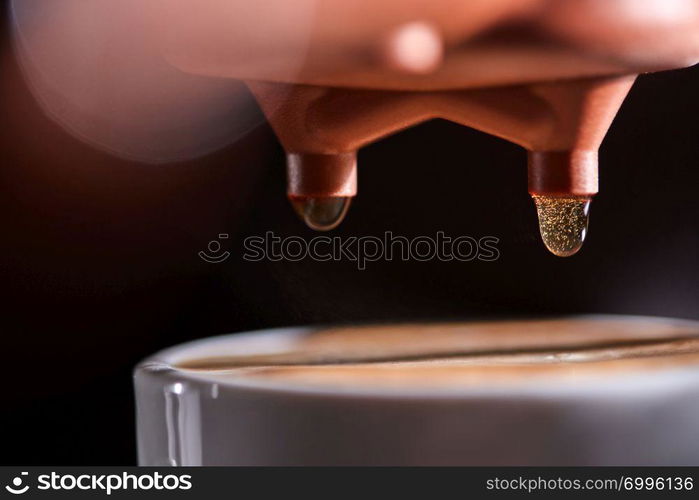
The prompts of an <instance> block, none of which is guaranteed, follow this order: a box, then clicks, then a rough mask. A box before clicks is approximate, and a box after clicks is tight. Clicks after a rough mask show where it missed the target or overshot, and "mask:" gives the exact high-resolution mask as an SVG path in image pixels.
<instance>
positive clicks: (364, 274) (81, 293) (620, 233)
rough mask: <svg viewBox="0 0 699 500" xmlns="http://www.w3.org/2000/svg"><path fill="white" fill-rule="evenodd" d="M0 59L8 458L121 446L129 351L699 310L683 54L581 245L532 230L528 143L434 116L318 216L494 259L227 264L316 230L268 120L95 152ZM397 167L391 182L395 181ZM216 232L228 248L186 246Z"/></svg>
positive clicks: (619, 136)
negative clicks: (194, 140)
mask: <svg viewBox="0 0 699 500" xmlns="http://www.w3.org/2000/svg"><path fill="white" fill-rule="evenodd" d="M2 25H3V31H2V39H1V42H0V43H1V44H2V46H1V53H2V61H1V66H0V75H1V76H0V154H1V156H0V158H1V161H0V229H1V230H2V233H1V235H0V238H1V241H2V244H1V245H0V273H1V279H2V287H1V289H0V290H1V292H0V294H1V295H0V300H1V301H0V304H1V305H2V309H1V311H0V331H1V332H2V343H1V344H0V345H2V351H1V352H2V363H1V366H2V371H3V377H2V407H1V410H0V429H2V433H3V438H2V447H1V448H0V449H1V450H2V454H1V460H2V463H3V464H95V465H96V464H132V463H134V462H135V459H136V457H135V438H134V436H135V430H134V405H133V399H132V391H131V369H132V367H133V366H134V365H135V363H137V362H138V360H139V359H141V358H143V357H145V356H147V355H148V354H150V353H152V352H154V351H156V350H158V349H160V348H163V347H166V346H169V345H172V344H176V343H179V342H182V341H186V340H189V339H193V338H199V337H204V336H207V335H213V334H220V333H225V332H235V331H242V330H248V329H256V328H267V327H272V326H280V325H296V324H317V323H346V322H357V321H361V322H365V321H391V320H410V319H428V318H438V319H445V318H469V317H493V316H498V315H513V314H518V315H521V314H526V315H528V314H532V315H547V314H560V313H579V312H599V313H621V314H645V315H662V316H676V317H684V318H699V307H698V306H699V300H698V299H699V266H698V262H697V258H698V255H699V236H698V231H697V229H698V224H697V220H698V218H699V203H697V186H698V185H699V141H698V139H699V125H698V121H697V115H698V112H699V93H697V88H699V87H698V85H699V69H697V68H692V69H689V70H684V71H674V72H667V73H663V74H657V75H648V76H642V77H640V78H639V80H638V82H637V84H636V85H635V87H634V88H633V90H632V91H631V93H630V95H629V97H628V99H627V100H626V102H625V103H624V105H623V106H622V108H621V111H620V112H619V115H618V117H617V119H616V121H615V122H614V124H613V125H612V128H611V131H610V132H609V134H608V136H607V138H606V140H605V142H604V144H603V146H602V149H601V152H600V161H601V172H600V175H601V179H600V185H601V192H600V194H599V196H598V197H597V199H596V200H595V202H594V203H593V206H592V216H591V226H590V235H589V237H588V241H587V243H586V244H585V246H584V248H583V250H582V251H581V253H580V254H579V255H577V256H576V257H573V258H570V259H559V258H556V257H553V256H551V255H550V254H548V252H547V251H546V250H545V249H544V247H543V245H542V244H541V242H540V240H539V238H538V233H537V226H536V218H535V213H534V208H533V205H532V203H531V201H530V198H529V196H528V194H527V191H526V168H525V165H526V155H525V152H524V151H523V150H521V149H520V148H518V147H517V146H514V145H512V144H509V143H507V142H504V141H502V140H499V139H496V138H493V137H490V136H488V135H485V134H482V133H479V132H477V131H474V130H469V129H467V128H465V127H461V126H458V125H454V124H450V123H447V122H444V121H434V122H430V123H427V124H424V125H421V126H418V127H415V128H412V129H410V130H407V131H405V132H402V133H400V134H397V135H395V136H393V137H390V138H387V139H385V140H383V141H380V142H378V143H376V144H373V145H371V146H369V147H367V148H365V149H364V150H362V151H361V152H360V156H359V160H360V164H361V166H360V181H359V184H360V185H359V190H360V196H359V197H358V198H357V199H356V202H355V203H354V205H353V207H352V208H351V210H350V213H349V216H348V218H347V220H346V221H345V223H344V224H343V225H342V226H341V227H340V228H339V229H338V230H337V231H336V233H335V234H338V235H342V236H350V235H357V236H360V235H379V236H380V235H382V234H383V233H384V231H392V232H393V233H394V234H396V235H405V236H408V237H413V236H419V235H425V236H434V235H435V233H436V232H437V231H444V232H445V233H446V234H447V235H451V236H459V235H471V236H476V237H479V236H484V235H493V236H497V237H498V238H500V243H499V245H498V248H499V250H500V252H501V257H500V259H499V260H498V261H497V262H494V263H486V262H467V263H458V262H426V263H424V262H422V263H421V262H399V261H394V262H376V263H369V265H368V269H367V270H365V271H358V270H357V269H356V265H355V264H354V263H352V262H321V263H314V262H310V261H302V262H297V263H293V262H279V263H273V262H260V263H250V262H244V261H243V259H242V238H244V237H245V236H249V235H264V233H265V231H274V232H275V233H276V234H278V235H281V236H284V235H302V236H305V237H311V236H312V235H313V234H314V233H312V232H311V231H310V230H307V229H305V228H304V227H303V226H302V225H301V223H300V222H299V221H298V220H297V219H296V218H295V216H294V214H293V213H292V211H291V209H290V207H289V206H288V203H287V201H286V199H285V195H284V191H285V186H284V174H283V166H284V157H283V152H282V150H281V149H280V147H279V145H278V143H277V141H276V139H275V137H274V135H273V134H272V132H271V130H270V129H269V127H267V126H265V125H263V126H260V127H258V128H256V129H254V130H253V131H251V132H250V133H249V134H247V135H246V136H245V137H243V138H242V139H240V140H239V141H238V142H237V143H236V144H234V145H232V146H230V147H228V148H226V149H225V150H222V151H219V152H217V153H214V154H211V155H209V156H207V157H205V158H201V159H199V160H196V161H190V162H186V163H178V164H169V165H161V166H153V165H145V164H139V163H135V162H128V161H125V160H121V159H118V158H114V157H111V156H109V155H107V154H105V153H103V152H100V151H98V150H96V149H93V148H91V147H89V146H87V145H85V144H83V143H81V142H79V141H78V140H76V139H75V138H73V137H72V136H70V135H68V134H67V133H66V132H65V131H64V130H62V129H61V128H60V127H59V126H57V125H56V124H55V123H53V122H52V121H50V120H49V119H48V118H46V117H45V116H44V114H43V113H42V112H41V110H40V109H39V108H38V106H37V104H36V103H35V101H34V100H33V98H32V96H31V95H30V93H29V92H28V89H27V87H26V86H25V83H24V81H23V80H22V77H21V75H20V73H19V70H18V67H17V65H16V61H15V60H14V58H13V55H12V53H11V51H9V50H8V40H7V33H6V29H5V28H4V26H5V23H4V19H3V23H2ZM396 175H401V176H402V180H401V182H400V186H401V189H400V191H396V190H395V188H394V187H393V186H394V184H393V183H392V179H393V178H394V177H395V176H396ZM219 233H231V235H232V239H231V240H229V241H228V242H225V247H226V249H227V250H230V251H231V252H232V256H231V258H230V259H228V260H227V261H226V262H224V263H222V264H207V263H205V262H203V261H202V260H201V259H200V258H199V257H198V255H197V252H198V251H199V250H204V249H205V248H206V246H207V244H208V242H209V241H210V240H212V239H214V238H215V237H216V236H217V235H218V234H219Z"/></svg>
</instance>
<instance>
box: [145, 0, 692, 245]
mask: <svg viewBox="0 0 699 500" xmlns="http://www.w3.org/2000/svg"><path fill="white" fill-rule="evenodd" d="M154 17H156V18H157V25H158V29H159V30H160V33H161V37H162V38H161V39H162V43H163V45H162V46H163V54H164V57H165V58H166V59H167V60H168V61H169V62H171V63H172V64H173V65H175V66H176V67H178V68H180V69H181V70H182V71H185V72H189V73H195V74H200V75H208V76H215V77H224V78H236V79H241V80H244V81H245V82H246V83H247V85H248V87H249V88H250V90H251V91H252V93H253V94H254V95H255V97H256V99H257V101H258V103H259V105H260V107H261V108H262V110H263V111H264V114H265V116H266V117H267V119H268V120H269V122H270V124H271V125H272V127H273V129H274V131H275V132H276V134H277V136H278V138H279V140H280V141H281V144H282V146H283V147H284V149H285V151H286V153H287V165H286V171H287V183H288V184H287V194H288V196H289V199H290V200H291V203H292V204H293V206H294V209H295V210H296V211H297V212H298V214H299V215H300V217H301V218H302V219H303V220H304V221H305V223H306V224H308V225H309V226H310V227H312V228H314V229H318V230H329V229H332V228H334V227H336V226H337V225H338V224H339V223H340V222H341V220H342V218H343V217H344V214H345V213H346V212H347V209H348V207H349V205H350V202H351V200H352V198H353V197H354V196H356V194H357V151H358V150H359V149H360V148H362V147H363V146H365V145H367V144H369V143H372V142H374V141H378V140H380V139H381V138H383V137H385V136H387V135H390V134H392V133H395V132H397V131H399V130H402V129H405V128H407V127H410V126H413V125H415V124H418V123H421V122H424V121H426V120H431V119H434V118H443V119H447V120H450V121H453V122H456V123H459V124H463V125H465V126H468V127H472V128H475V129H477V130H481V131H483V132H486V133H489V134H493V135H495V136H498V137H501V138H504V139H506V140H508V141H512V142H514V143H516V144H518V145H520V146H522V147H524V148H525V149H526V150H527V153H528V166H527V168H528V189H529V193H530V194H531V196H532V197H533V199H534V201H535V203H536V207H537V211H538V217H539V227H540V232H541V236H542V238H543V241H544V243H545V244H546V247H547V248H548V249H549V250H550V251H551V252H552V253H554V254H555V255H558V256H570V255H573V254H574V253H576V252H577V251H578V250H579V249H580V247H581V245H582V242H583V240H584V238H585V234H586V231H587V219H588V211H589V206H590V201H591V200H592V198H593V196H594V195H595V194H596V193H597V191H598V158H597V156H598V155H597V152H598V149H599V146H600V143H601V142H602V140H603V138H604V136H605V133H606V131H607V129H608V128H609V126H610V124H611V123H612V120H613V119H614V116H615V114H616V112H617V110H618V109H619V106H620V105H621V103H622V101H623V100H624V98H625V97H626V95H627V93H628V91H629V88H630V87H631V85H633V82H634V79H635V77H636V75H638V74H639V73H646V72H651V71H660V70H664V69H670V68H679V67H684V66H690V65H693V64H695V63H696V62H697V61H698V60H699V6H698V4H697V3H696V2H693V1H672V2H664V1H652V0H641V1H630V0H629V1H613V2H608V1H603V0H584V1H575V2H559V1H545V0H544V1H540V0H498V1H496V2H492V1H474V2H452V1H443V2H420V1H414V2H408V3H406V2H402V1H401V2H399V1H383V2H380V3H379V4H377V3H376V2H363V1H361V2H351V3H347V2H341V1H333V0H330V1H320V2H315V1H306V2H301V3H299V2H294V3H293V4H290V3H288V2H284V1H279V2H272V3H268V2H266V3H264V4H263V5H258V4H257V3H252V2H251V3H249V4H248V3H244V2H226V1H216V0H211V1H207V2H204V3H203V4H202V3H200V4H199V7H198V8H197V9H194V10H192V8H191V5H188V4H187V2H181V3H178V4H176V5H175V6H170V7H169V8H167V9H164V8H163V9H162V10H161V11H160V12H159V13H158V14H157V15H155V16H154ZM259 19H264V20H265V21H264V22H263V23H260V22H258V20H259ZM251 26H255V29H254V30H251V28H250V27H251ZM463 168H469V166H464V167H463ZM472 168H477V166H475V165H474V166H473V167H472ZM612 168H613V167H612ZM400 182H401V181H400V178H396V179H395V183H396V184H397V185H399V184H400Z"/></svg>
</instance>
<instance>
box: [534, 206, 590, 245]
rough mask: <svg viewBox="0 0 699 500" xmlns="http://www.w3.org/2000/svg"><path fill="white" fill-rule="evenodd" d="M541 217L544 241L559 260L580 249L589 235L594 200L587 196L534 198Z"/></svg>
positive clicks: (540, 226) (540, 228) (540, 224)
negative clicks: (588, 226) (590, 215)
mask: <svg viewBox="0 0 699 500" xmlns="http://www.w3.org/2000/svg"><path fill="white" fill-rule="evenodd" d="M532 198H534V203H535V204H536V211H537V214H538V216H539V231H540V232H541V239H542V240H543V241H544V245H546V248H548V249H549V251H550V252H551V253H552V254H554V255H557V256H558V257H570V256H571V255H574V254H576V253H577V252H578V250H580V248H581V247H582V244H583V241H585V236H586V234H587V223H588V217H589V213H590V201H592V200H591V198H589V197H583V196H578V197H576V196H568V197H562V196H532Z"/></svg>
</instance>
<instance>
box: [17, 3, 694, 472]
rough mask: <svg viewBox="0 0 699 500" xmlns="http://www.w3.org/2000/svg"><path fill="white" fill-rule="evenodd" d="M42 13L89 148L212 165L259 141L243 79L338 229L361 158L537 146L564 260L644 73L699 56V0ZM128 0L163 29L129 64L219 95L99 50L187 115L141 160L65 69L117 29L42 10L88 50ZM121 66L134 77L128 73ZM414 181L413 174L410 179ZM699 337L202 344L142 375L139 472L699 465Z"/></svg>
mask: <svg viewBox="0 0 699 500" xmlns="http://www.w3.org/2000/svg"><path fill="white" fill-rule="evenodd" d="M41 3H42V2H41V1H37V0H17V1H16V2H14V16H15V22H16V27H17V34H18V36H17V40H18V43H17V48H18V52H19V53H20V54H23V55H24V58H25V71H26V75H27V76H28V78H29V79H30V80H31V81H33V82H34V92H35V94H36V95H37V96H38V97H39V99H40V101H41V102H42V104H43V106H44V108H45V109H46V110H47V112H48V113H49V114H50V115H52V117H53V118H54V119H56V121H58V122H59V123H62V124H64V125H65V126H66V128H68V129H69V130H71V131H73V132H74V133H76V135H78V136H80V137H81V138H82V139H84V140H86V141H88V142H91V143H93V144H95V143H99V144H102V145H105V144H106V146H104V147H105V149H109V150H110V151H112V152H115V153H117V154H120V153H124V151H126V153H124V154H127V155H131V156H138V155H137V154H136V153H137V152H140V151H142V149H143V148H141V149H139V148H140V147H141V146H142V145H143V144H146V143H147V144H148V145H149V147H150V146H151V145H157V146H158V147H156V146H153V147H152V151H156V153H157V154H155V156H157V157H158V159H159V160H160V161H163V162H167V161H169V160H172V159H173V158H175V157H176V156H177V155H178V154H180V155H184V156H196V155H201V154H205V153H207V152H209V151H212V150H215V149H217V148H219V147H220V146H221V145H223V144H225V143H226V142H227V140H228V139H227V138H230V137H233V136H235V135H236V134H238V131H236V130H235V127H233V126H232V125H231V123H232V122H231V120H233V117H234V116H235V115H236V112H238V111H239V112H240V113H242V111H240V110H236V112H229V110H228V108H227V106H229V104H230V103H231V102H233V103H235V102H236V101H235V100H236V99H237V98H238V95H239V93H235V92H234V93H231V92H230V91H229V89H228V84H230V83H231V82H233V81H236V82H244V85H245V86H246V88H247V91H246V92H249V93H250V94H252V95H253V96H254V99H255V101H256V103H257V106H259V109H261V111H262V113H263V114H264V117H265V118H266V120H267V121H268V123H269V125H270V126H271V127H272V129H273V131H274V133H275V135H276V136H277V138H278V140H279V142H280V144H281V146H282V147H283V149H284V151H285V154H286V179H287V190H286V194H287V196H288V198H289V200H290V202H291V205H292V209H293V210H295V211H296V213H297V214H298V215H299V217H300V218H301V220H302V221H303V223H305V224H306V225H307V226H308V227H310V228H312V229H314V230H317V231H332V230H333V229H335V228H337V227H338V226H339V225H340V224H341V222H342V220H343V218H344V217H345V215H346V214H347V212H348V210H349V209H350V205H351V202H352V200H353V198H354V197H355V196H357V195H358V192H357V185H358V182H357V178H358V172H359V170H361V168H362V167H361V165H359V164H358V161H357V153H358V151H359V150H360V149H361V148H363V147H365V146H367V145H369V144H372V143H374V142H376V141H380V140H382V139H383V138H385V137H387V136H389V135H391V134H394V133H397V132H399V131H402V130H405V129H407V128H409V127H412V126H415V125H417V124H420V123H423V122H426V121H429V120H433V119H445V120H448V121H451V122H454V123H457V124H460V125H464V126H466V127H470V128H473V129H476V130H478V131H482V132H484V133H487V134H491V135H493V136H496V137H498V138H501V139H504V140H506V141H510V142H512V143H514V144H516V145H519V146H521V147H523V148H524V149H526V151H527V158H528V159H527V179H528V191H529V194H530V195H531V197H532V198H533V201H534V204H535V207H536V211H537V216H538V222H539V230H540V235H541V238H542V240H543V242H544V244H545V246H546V248H548V250H549V251H550V252H551V253H553V254H554V255H556V256H559V257H569V256H573V255H574V254H575V253H577V252H578V251H579V250H580V248H581V247H582V244H583V241H584V239H585V236H586V234H587V231H588V215H589V211H590V204H591V201H592V199H593V197H594V196H595V195H596V194H597V192H598V169H599V165H598V150H599V147H600V144H601V143H602V141H603V139H604V137H605V134H606V132H607V130H608V129H609V127H610V126H611V125H612V121H613V120H614V118H615V115H616V113H617V111H618V110H619V108H620V106H621V104H622V102H623V101H624V99H625V98H626V96H627V94H628V92H629V90H630V88H631V87H632V85H633V84H634V80H635V79H636V77H637V76H638V75H639V74H642V73H648V72H658V71H663V70H670V69H678V68H685V67H689V66H691V65H694V64H696V63H697V62H698V61H699V1H697V0H570V1H559V0H473V1H455V0H439V1H432V2H427V1H424V0H408V1H399V0H381V1H371V2H370V1H366V0H358V1H353V2H348V1H340V0H299V1H294V2H290V1H287V0H270V1H266V2H251V1H245V0H234V1H232V0H197V1H194V0H191V1H185V0H182V1H175V2H173V1H171V0H147V1H144V0H139V1H133V0H125V1H124V2H121V3H120V5H121V7H120V6H117V5H116V4H115V5H112V6H107V4H108V2H104V3H101V2H92V3H90V2H88V1H86V0H69V1H66V2H64V3H63V4H62V6H61V7H55V5H58V2H56V3H54V4H53V5H54V6H53V7H47V6H41V7H40V4H41ZM98 5H101V7H99V6H98ZM124 5H128V10H129V16H135V17H136V18H137V19H138V26H139V30H138V33H145V34H146V35H144V36H143V37H138V38H137V37H136V36H135V35H134V39H136V38H137V40H138V42H137V43H136V42H133V40H131V39H129V37H128V36H125V37H122V38H123V39H124V40H121V42H123V46H124V47H127V49H128V51H131V52H129V54H130V55H131V56H133V57H132V58H125V59H129V61H132V60H135V61H138V58H137V55H138V54H141V53H142V52H147V53H148V54H149V55H150V56H152V57H155V58H156V59H157V60H158V61H159V64H160V65H161V69H162V74H163V75H171V74H173V72H174V73H177V74H178V75H187V76H196V77H202V78H204V79H205V80H203V81H205V82H206V83H201V84H200V83H197V84H194V83H186V84H182V85H179V86H169V87H167V88H166V89H162V88H161V87H160V83H159V82H161V81H162V80H159V79H158V78H157V76H158V74H155V73H154V74H153V75H150V73H149V76H148V81H147V82H146V79H145V77H143V74H144V68H145V66H141V65H139V64H136V63H133V64H131V65H130V66H128V65H126V66H124V65H123V63H124V61H123V60H122V59H124V58H120V57H118V56H117V55H115V54H117V52H110V51H109V47H106V48H105V49H104V50H105V52H104V53H105V54H107V56H104V57H100V54H99V53H98V54H96V55H95V58H96V60H98V61H99V63H100V64H103V65H104V66H103V67H102V70H101V73H105V72H106V73H107V74H108V75H109V76H108V78H107V80H108V81H109V82H110V83H109V85H114V86H117V85H118V82H119V79H120V78H126V77H128V78H132V79H139V78H143V80H138V81H139V82H140V83H142V85H140V87H141V88H142V90H143V93H144V94H147V95H148V96H149V99H150V100H152V99H156V98H157V99H162V100H159V101H158V102H159V103H160V106H159V109H158V110H156V111H157V112H162V113H163V114H164V115H165V116H166V119H165V121H166V122H167V121H168V120H171V121H172V122H174V121H178V120H179V123H180V124H182V123H184V124H186V126H182V127H180V129H178V131H173V130H171V129H170V128H169V127H167V126H163V125H164V124H163V122H162V121H157V120H156V121H153V122H152V123H156V122H157V124H158V126H159V127H160V128H158V132H157V133H155V132H153V130H155V129H156V128H157V127H154V128H153V129H149V130H150V134H149V135H148V136H147V138H146V139H147V140H145V139H144V140H143V141H142V143H139V144H138V145H137V146H138V147H136V146H134V144H135V143H134V142H128V141H126V142H125V139H124V137H127V136H128V134H129V133H138V130H135V131H134V130H130V129H131V128H134V129H135V128H137V127H126V128H125V129H124V132H123V133H120V134H115V133H112V132H109V131H107V132H105V129H103V128H101V126H100V121H99V120H97V119H94V116H95V115H96V114H99V113H96V111H95V110H97V108H96V107H94V108H93V107H91V105H92V103H89V102H85V101H81V106H78V107H79V108H81V109H80V111H75V112H72V111H71V110H70V109H71V108H70V106H68V105H66V99H64V98H62V97H61V95H65V92H68V93H70V94H71V95H72V96H78V97H79V96H80V95H81V93H84V92H85V89H84V88H83V87H79V86H76V85H75V83H74V80H72V79H71V77H70V76H66V73H65V69H64V68H65V67H66V65H64V64H60V65H59V64H56V65H52V64H51V63H50V61H52V60H55V59H56V58H59V57H65V56H63V55H61V54H68V53H70V49H72V48H74V46H76V45H80V43H79V42H81V41H84V40H87V39H89V37H90V36H93V35H94V33H90V32H89V31H90V30H87V32H86V33H84V34H85V37H87V38H80V36H78V35H75V37H74V39H68V40H66V39H65V37H64V35H65V33H66V32H67V31H69V30H66V29H63V30H62V31H61V30H56V31H55V32H50V33H48V34H47V32H46V30H44V29H42V25H41V21H40V20H39V19H38V18H37V17H36V16H33V15H32V9H34V10H35V11H38V10H39V9H40V8H42V9H60V19H61V20H62V21H64V24H63V27H64V28H66V27H70V26H72V25H74V27H75V29H76V33H77V32H80V33H81V36H82V34H83V31H81V30H83V29H84V23H82V22H81V20H84V19H85V17H84V16H85V15H87V14H86V11H89V10H90V9H97V10H99V9H101V8H104V9H107V10H109V9H113V10H114V13H113V14H114V15H115V16H116V14H119V15H121V14H124V13H123V12H122V9H123V6H124ZM54 13H56V14H57V15H58V10H55V11H54ZM48 17H50V16H47V18H48ZM129 19H131V17H129ZM73 23H74V24H73ZM127 24H128V23H127ZM135 32H136V30H134V33H135ZM37 34H42V36H37ZM68 38H70V37H68ZM49 42H50V43H49ZM81 47H82V45H81ZM59 66H60V67H59ZM115 67H117V68H123V67H127V68H128V71H116V70H109V71H108V68H115ZM46 82H51V83H52V84H53V86H52V85H48V84H47V83H46ZM159 90H162V92H159ZM236 92H239V91H236ZM57 96H58V97H57ZM118 108H119V107H118V106H115V105H113V103H112V105H111V106H110V107H109V109H108V112H109V113H112V114H119V113H120V112H121V111H122V110H120V109H118ZM224 108H226V110H227V111H226V112H225V113H224V112H222V111H221V110H223V109H224ZM85 110H87V112H86V111H85ZM103 111H104V109H103V108H100V112H103ZM152 111H153V110H150V109H149V110H148V113H150V112H152ZM219 111H221V112H219ZM135 113H136V112H135ZM86 116H88V117H89V118H86ZM134 116H137V114H136V115H134ZM139 116H140V115H139ZM129 123H130V124H131V123H133V121H132V120H131V121H130V122H129ZM148 123H150V124H152V123H151V122H148ZM127 129H129V130H128V131H126V130H127ZM76 131H77V132H76ZM678 133H682V131H678ZM137 142H138V141H137ZM161 142H162V144H166V145H167V147H162V148H160V145H161ZM175 146H181V149H179V150H176V153H172V151H175V149H172V148H174V147H175ZM424 147H425V148H429V147H430V145H429V144H427V145H425V146H424ZM159 148H160V149H159ZM168 148H170V149H168ZM146 149H148V148H146ZM149 151H151V150H150V149H149ZM182 151H186V153H182ZM171 153H172V154H171ZM175 159H176V158H175ZM280 167H281V165H280ZM376 168H380V166H379V167H376ZM429 168H435V167H433V166H428V165H426V166H425V175H426V176H429V175H430V174H429ZM449 168H460V169H478V168H483V167H481V166H480V165H477V164H466V165H457V166H450V167H449ZM513 168H521V169H524V165H521V166H514V167H513ZM602 168H603V169H604V168H610V169H613V168H615V166H614V165H603V166H602ZM280 171H281V168H280ZM280 175H281V173H280ZM401 183H402V180H401V172H400V169H398V170H396V173H395V175H394V176H393V178H392V179H391V180H390V185H389V186H388V188H389V189H399V188H400V186H401ZM486 188H488V189H490V188H492V187H489V186H479V185H473V186H466V187H465V191H466V192H467V191H468V190H469V189H473V190H478V189H486ZM522 189H524V186H522ZM494 192H495V191H494ZM649 196H650V195H649ZM697 337H699V327H697V324H696V323H695V322H691V321H680V320H661V319H654V320H650V319H648V318H628V317H597V316H594V317H587V318H563V319H554V320H548V319H547V320H527V321H510V322H508V321H505V322H493V323H490V322H482V323H481V322H473V323H466V324H461V323H455V324H443V325H440V324H431V323H427V324H407V325H389V326H380V327H357V328H355V327H345V328H330V329H325V328H316V327H303V328H293V329H279V330H270V331H265V332H253V333H249V334H243V335H240V334H236V335H232V336H230V337H229V336H224V337H218V338H215V339H209V340H200V341H195V342H193V343H189V344H185V345H184V346H180V347H174V348H170V349H167V350H164V351H161V352H159V353H157V354H155V355H153V356H151V357H149V358H148V359H146V360H145V361H143V362H142V363H141V364H139V365H138V367H137V368H136V371H135V386H136V399H137V407H138V415H137V420H138V433H139V437H138V440H139V461H140V463H141V464H143V465H269V464H274V465H307V464H315V465H318V464H321V465H346V464H354V465H366V464H376V465H396V464H400V465H425V464H429V465H435V464H438V465H454V464H462V465H463V464H467V465H492V464H496V465H601V464H605V465H630V464H634V465H667V464H673V465H678V464H684V465H686V464H689V463H696V462H697V461H698V460H699V443H697V442H695V441H696V439H695V438H693V437H692V438H689V439H687V438H686V437H687V436H694V435H696V432H695V431H696V424H695V422H696V418H695V417H696V415H697V414H698V412H697V408H696V404H695V403H694V401H696V395H697V394H699V372H697V366H698V365H697V356H698V353H699V351H698V348H697V340H696V339H697ZM523 429H525V431H523ZM571 450H572V451H571Z"/></svg>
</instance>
